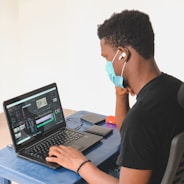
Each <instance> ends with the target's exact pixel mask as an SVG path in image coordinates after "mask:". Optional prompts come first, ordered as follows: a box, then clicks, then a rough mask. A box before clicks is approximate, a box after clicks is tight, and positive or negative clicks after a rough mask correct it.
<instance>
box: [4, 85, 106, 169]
mask: <svg viewBox="0 0 184 184" xmlns="http://www.w3.org/2000/svg"><path fill="white" fill-rule="evenodd" d="M3 108H4V112H5V115H6V118H7V122H8V127H9V130H10V134H11V138H12V142H13V146H14V149H15V151H16V154H17V156H19V157H21V158H25V159H28V160H31V161H34V162H37V163H40V164H43V165H45V166H48V167H50V168H54V169H56V168H58V167H60V166H59V165H58V164H56V163H48V162H46V161H45V157H46V156H47V155H48V150H49V147H50V146H52V145H60V144H63V145H69V146H72V147H74V148H76V149H78V150H80V151H81V152H84V151H85V150H87V149H88V148H90V147H92V146H93V145H95V144H96V143H98V142H100V140H101V139H102V138H103V137H102V136H98V135H94V134H90V133H87V132H80V131H78V130H75V129H69V128H67V127H66V121H65V117H64V114H63V109H62V105H61V101H60V97H59V92H58V88H57V85H56V83H51V84H49V85H47V86H43V87H41V88H39V89H36V90H33V91H30V92H28V93H25V94H23V95H20V96H17V97H14V98H12V99H9V100H6V101H4V102H3ZM68 139H69V140H68Z"/></svg>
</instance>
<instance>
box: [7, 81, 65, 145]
mask: <svg viewBox="0 0 184 184" xmlns="http://www.w3.org/2000/svg"><path fill="white" fill-rule="evenodd" d="M4 108H5V113H6V116H7V119H8V121H9V126H10V130H11V134H12V137H13V140H14V144H16V145H23V144H25V143H27V142H30V141H32V140H34V139H37V138H38V137H40V136H42V135H45V134H46V133H48V132H50V131H51V130H53V129H55V128H56V129H58V128H59V127H62V126H64V127H65V125H66V124H65V119H64V116H63V111H62V107H61V103H60V99H59V94H58V90H57V86H56V84H55V83H53V84H50V85H48V86H45V87H43V88H40V89H37V90H35V91H32V92H29V93H27V94H24V95H21V96H19V97H16V98H13V99H11V100H8V101H5V102H4Z"/></svg>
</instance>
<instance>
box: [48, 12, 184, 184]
mask: <svg viewBox="0 0 184 184" xmlns="http://www.w3.org/2000/svg"><path fill="white" fill-rule="evenodd" d="M98 36H99V39H100V45H101V55H102V56H103V57H104V58H105V59H106V60H107V65H106V70H107V73H108V75H109V77H110V79H111V81H112V82H113V83H114V84H115V86H116V124H117V127H118V129H119V130H120V134H121V148H120V154H119V157H118V159H117V164H118V165H119V166H120V177H119V179H117V178H115V177H113V176H111V175H108V174H107V173H104V172H102V171H100V170H99V169H98V168H97V167H95V166H94V165H93V164H92V163H91V162H89V161H87V159H86V157H85V156H84V155H83V154H81V153H80V152H79V151H77V150H75V149H73V148H70V147H66V146H54V147H52V148H50V152H49V157H47V158H46V159H47V161H49V162H57V163H58V164H60V165H62V166H63V167H66V168H68V169H71V170H73V171H78V173H79V174H80V176H81V177H82V178H84V179H85V180H86V181H87V183H94V184H97V183H100V184H103V183H104V184H108V183H109V184H113V183H122V184H159V183H160V182H161V180H162V177H163V174H164V171H165V168H166V165H167V161H168V156H169V151H170V143H171V140H172V138H173V137H174V136H175V135H176V134H178V133H180V132H182V131H184V115H183V114H184V113H183V110H182V108H181V107H180V106H179V104H178V102H177V93H178V90H179V88H180V85H181V81H180V80H178V79H176V78H174V77H172V76H170V75H167V74H165V73H162V72H161V71H160V70H159V68H158V66H157V64H156V62H155V59H154V32H153V29H152V25H151V23H150V20H149V17H148V15H146V14H145V13H142V12H140V11H135V10H125V11H122V12H121V13H117V14H113V15H112V17H110V18H109V19H107V20H105V21H104V23H103V24H102V25H100V26H99V27H98ZM129 94H135V95H137V101H136V103H135V104H134V106H133V107H132V108H129V103H128V95H129ZM53 156H54V157H53ZM86 171H87V172H86Z"/></svg>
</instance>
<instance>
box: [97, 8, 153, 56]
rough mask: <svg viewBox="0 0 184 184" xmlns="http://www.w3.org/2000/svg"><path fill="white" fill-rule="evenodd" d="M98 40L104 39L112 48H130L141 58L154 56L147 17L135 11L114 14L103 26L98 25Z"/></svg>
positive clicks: (151, 30) (150, 26) (150, 28)
mask: <svg viewBox="0 0 184 184" xmlns="http://www.w3.org/2000/svg"><path fill="white" fill-rule="evenodd" d="M97 34H98V37H99V39H100V40H101V39H104V40H105V41H107V43H109V44H110V45H111V46H112V47H114V48H117V47H119V46H121V47H126V46H131V47H132V48H134V49H135V50H136V51H137V52H138V53H139V54H140V55H141V56H142V57H144V58H146V59H149V58H151V57H153V56H154V32H153V28H152V25H151V22H150V19H149V16H148V15H147V14H145V13H143V12H140V11H137V10H124V11H122V12H120V13H114V14H113V15H112V16H111V17H110V18H109V19H106V20H105V21H104V22H103V24H101V25H98V30H97Z"/></svg>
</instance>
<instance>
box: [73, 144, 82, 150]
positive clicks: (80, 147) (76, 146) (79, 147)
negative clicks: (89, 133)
mask: <svg viewBox="0 0 184 184" xmlns="http://www.w3.org/2000/svg"><path fill="white" fill-rule="evenodd" d="M70 146H71V147H72V148H75V149H78V150H82V148H83V146H82V145H78V144H71V145H70Z"/></svg>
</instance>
